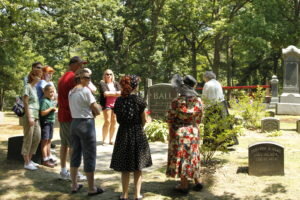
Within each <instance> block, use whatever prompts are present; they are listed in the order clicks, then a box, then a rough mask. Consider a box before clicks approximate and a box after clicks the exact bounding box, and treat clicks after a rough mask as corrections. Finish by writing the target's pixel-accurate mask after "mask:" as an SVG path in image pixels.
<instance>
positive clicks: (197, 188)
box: [193, 183, 203, 192]
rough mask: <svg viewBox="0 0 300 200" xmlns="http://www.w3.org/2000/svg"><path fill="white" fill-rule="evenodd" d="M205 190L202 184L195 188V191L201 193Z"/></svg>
mask: <svg viewBox="0 0 300 200" xmlns="http://www.w3.org/2000/svg"><path fill="white" fill-rule="evenodd" d="M202 189H203V185H202V184H201V183H197V184H196V185H195V186H194V187H193V190H194V191H197V192H200V191H201V190H202Z"/></svg>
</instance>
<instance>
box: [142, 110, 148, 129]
mask: <svg viewBox="0 0 300 200" xmlns="http://www.w3.org/2000/svg"><path fill="white" fill-rule="evenodd" d="M141 115H142V124H143V126H145V124H146V122H147V112H146V111H144V112H142V114H141Z"/></svg>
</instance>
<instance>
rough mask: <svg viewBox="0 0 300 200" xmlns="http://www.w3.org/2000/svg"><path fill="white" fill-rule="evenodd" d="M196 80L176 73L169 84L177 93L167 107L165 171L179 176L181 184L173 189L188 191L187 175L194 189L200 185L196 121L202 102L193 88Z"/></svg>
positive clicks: (200, 187)
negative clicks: (167, 135)
mask: <svg viewBox="0 0 300 200" xmlns="http://www.w3.org/2000/svg"><path fill="white" fill-rule="evenodd" d="M196 83H197V81H196V80H195V79H194V78H193V77H192V76H190V75H187V76H185V77H184V78H183V79H182V78H181V77H180V76H179V75H175V76H174V77H173V79H172V85H173V86H174V87H175V89H176V90H177V91H178V93H179V94H180V95H179V97H177V98H175V99H174V100H173V101H172V104H171V109H170V110H169V111H168V116H167V122H168V124H169V150H168V165H167V171H166V174H167V176H169V177H173V178H180V179H181V181H180V184H179V185H178V186H177V187H175V190H176V191H178V192H181V193H188V191H189V182H188V179H194V181H195V186H194V190H196V191H200V190H201V189H202V188H203V186H202V184H201V181H200V152H199V144H200V137H199V135H200V133H199V128H198V127H199V124H200V122H201V117H202V111H203V109H202V102H201V99H200V98H199V97H198V96H197V95H198V94H197V92H196V91H195V90H194V86H195V85H196Z"/></svg>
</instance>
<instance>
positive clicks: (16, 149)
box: [7, 136, 42, 164]
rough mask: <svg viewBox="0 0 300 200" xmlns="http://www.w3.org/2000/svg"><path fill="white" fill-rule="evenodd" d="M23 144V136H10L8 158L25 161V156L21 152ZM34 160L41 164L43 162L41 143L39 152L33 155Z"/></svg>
mask: <svg viewBox="0 0 300 200" xmlns="http://www.w3.org/2000/svg"><path fill="white" fill-rule="evenodd" d="M22 144H23V136H16V137H10V138H8V148H7V160H16V161H22V162H24V159H23V156H22V154H21V151H22ZM32 160H33V161H34V162H36V163H39V164H41V162H42V152H41V147H40V145H39V147H38V149H37V152H36V154H35V155H33V156H32Z"/></svg>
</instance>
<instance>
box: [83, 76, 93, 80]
mask: <svg viewBox="0 0 300 200" xmlns="http://www.w3.org/2000/svg"><path fill="white" fill-rule="evenodd" d="M81 78H83V79H88V80H90V79H91V77H90V76H83V77H81Z"/></svg>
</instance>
